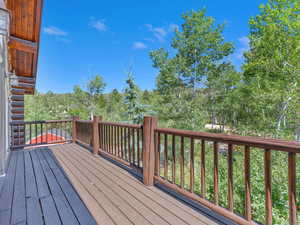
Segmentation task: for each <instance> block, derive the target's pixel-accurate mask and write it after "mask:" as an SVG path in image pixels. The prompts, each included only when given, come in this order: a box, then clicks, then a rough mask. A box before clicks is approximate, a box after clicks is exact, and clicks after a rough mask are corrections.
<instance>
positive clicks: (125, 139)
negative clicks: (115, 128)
mask: <svg viewBox="0 0 300 225" xmlns="http://www.w3.org/2000/svg"><path fill="white" fill-rule="evenodd" d="M123 129H124V154H125V157H124V158H125V160H126V161H128V149H127V133H126V130H127V128H126V127H124V128H123Z"/></svg>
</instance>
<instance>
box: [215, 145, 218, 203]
mask: <svg viewBox="0 0 300 225" xmlns="http://www.w3.org/2000/svg"><path fill="white" fill-rule="evenodd" d="M214 203H215V204H216V205H218V204H219V143H218V142H214Z"/></svg>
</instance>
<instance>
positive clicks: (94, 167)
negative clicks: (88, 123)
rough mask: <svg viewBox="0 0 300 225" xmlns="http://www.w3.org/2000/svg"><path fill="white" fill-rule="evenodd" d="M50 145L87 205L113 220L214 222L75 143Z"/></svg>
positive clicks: (144, 222)
mask: <svg viewBox="0 0 300 225" xmlns="http://www.w3.org/2000/svg"><path fill="white" fill-rule="evenodd" d="M50 149H51V152H52V153H53V154H54V155H55V156H56V158H57V159H58V161H59V162H60V163H61V165H62V166H63V168H64V170H65V171H66V172H67V173H71V176H70V180H71V181H72V183H73V184H74V186H75V187H76V188H77V187H80V189H81V191H82V192H84V193H85V195H86V194H89V195H90V196H89V200H88V201H87V202H86V205H87V207H88V208H92V207H89V205H90V204H93V205H97V206H98V210H101V209H102V211H101V213H102V214H107V217H108V218H111V219H112V220H113V222H114V223H115V224H127V223H128V220H129V222H130V224H149V223H150V224H157V225H160V224H190V225H192V224H212V225H213V224H218V223H217V222H215V221H213V220H212V219H211V218H208V217H206V216H204V215H202V214H200V213H199V212H197V211H195V210H193V209H192V208H190V207H189V206H187V205H185V204H183V203H181V202H179V201H178V200H176V199H175V198H173V197H172V196H169V195H168V194H166V193H165V192H163V191H161V190H158V188H156V187H146V186H144V185H143V184H142V183H141V181H140V180H139V179H137V178H136V177H134V176H132V174H131V173H129V172H128V171H126V170H124V169H122V168H120V167H119V166H117V165H114V164H112V163H111V162H110V161H108V160H106V159H104V158H102V157H95V156H93V155H92V154H91V153H90V152H88V151H87V150H85V149H84V148H82V147H80V146H79V145H74V144H69V145H61V146H53V147H50ZM68 175H69V174H68ZM78 184H79V185H78ZM82 189H83V190H82ZM93 199H94V200H93ZM99 199H101V201H99ZM107 209H110V210H107ZM98 212H99V211H98ZM117 212H119V213H118V214H116V213H117ZM124 215H126V217H127V219H125V220H124ZM120 217H123V220H121V221H120ZM97 222H98V223H99V224H100V221H97Z"/></svg>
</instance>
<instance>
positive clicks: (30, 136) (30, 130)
mask: <svg viewBox="0 0 300 225" xmlns="http://www.w3.org/2000/svg"><path fill="white" fill-rule="evenodd" d="M31 132H32V129H31V123H30V124H29V138H30V144H32V133H31Z"/></svg>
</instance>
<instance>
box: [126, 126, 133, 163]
mask: <svg viewBox="0 0 300 225" xmlns="http://www.w3.org/2000/svg"><path fill="white" fill-rule="evenodd" d="M127 135H128V138H127V141H128V143H127V144H128V156H129V162H130V163H132V161H131V160H132V158H131V149H130V128H129V127H127Z"/></svg>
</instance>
